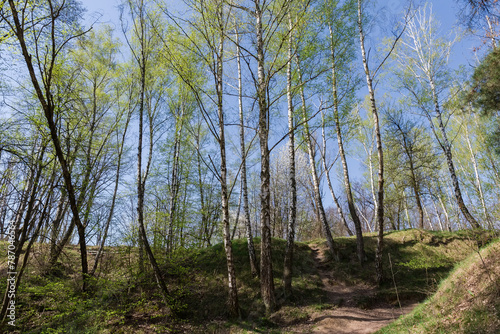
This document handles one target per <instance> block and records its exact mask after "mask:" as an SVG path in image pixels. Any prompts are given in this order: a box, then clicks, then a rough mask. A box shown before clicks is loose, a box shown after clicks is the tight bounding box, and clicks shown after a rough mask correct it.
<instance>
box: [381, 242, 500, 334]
mask: <svg viewBox="0 0 500 334" xmlns="http://www.w3.org/2000/svg"><path fill="white" fill-rule="evenodd" d="M408 332H411V333H464V334H496V333H500V241H498V240H497V241H496V242H494V243H492V244H491V245H489V246H488V247H486V248H484V249H482V250H481V251H478V252H474V253H472V254H471V255H470V256H469V257H468V258H467V259H466V260H465V261H463V262H462V263H460V264H459V265H457V266H456V267H455V269H454V270H453V272H452V273H451V274H450V275H449V277H448V278H447V279H446V280H444V281H443V282H442V283H441V284H440V286H439V289H438V291H437V292H436V293H435V294H434V295H433V296H432V297H430V298H429V299H428V300H426V301H425V302H424V303H422V304H421V305H419V306H418V307H417V308H416V309H415V310H414V311H413V312H412V313H410V314H409V315H407V316H405V317H402V318H401V319H399V320H398V321H396V322H394V323H393V324H391V325H389V326H388V327H386V328H384V329H383V330H380V331H379V332H377V333H379V334H395V333H408Z"/></svg>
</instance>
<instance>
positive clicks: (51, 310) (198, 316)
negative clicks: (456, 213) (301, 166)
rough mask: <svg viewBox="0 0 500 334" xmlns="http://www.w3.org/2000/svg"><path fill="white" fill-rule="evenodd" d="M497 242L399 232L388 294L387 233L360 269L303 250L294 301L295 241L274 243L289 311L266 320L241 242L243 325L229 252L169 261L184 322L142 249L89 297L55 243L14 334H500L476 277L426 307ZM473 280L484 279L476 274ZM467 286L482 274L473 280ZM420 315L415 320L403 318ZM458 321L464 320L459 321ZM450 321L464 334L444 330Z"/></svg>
mask: <svg viewBox="0 0 500 334" xmlns="http://www.w3.org/2000/svg"><path fill="white" fill-rule="evenodd" d="M495 237H497V234H496V233H490V232H487V231H456V232H434V231H424V230H405V231H391V232H387V233H385V235H384V244H385V247H384V257H383V271H384V282H383V284H382V285H381V286H380V287H377V286H376V284H375V279H374V272H375V262H374V259H375V250H376V244H377V240H376V235H375V234H366V235H365V236H364V241H365V252H366V256H367V261H366V262H365V264H364V265H363V266H361V265H360V264H359V263H358V261H357V257H356V239H355V238H352V237H349V238H348V237H340V238H335V242H336V243H337V245H338V247H339V249H340V257H341V261H339V262H337V261H335V260H333V259H332V256H331V255H330V252H329V251H328V246H327V244H326V242H325V240H322V239H316V240H311V241H307V242H297V243H296V245H295V250H294V263H293V274H294V278H293V290H292V291H293V295H292V296H291V297H290V298H288V299H287V300H284V298H283V292H282V291H283V285H282V280H281V277H283V259H284V254H285V248H286V241H285V240H283V239H273V241H272V250H273V258H272V260H273V273H274V277H275V279H274V282H275V291H276V297H277V301H278V304H279V305H280V308H279V309H278V310H277V311H276V312H274V313H272V314H270V315H269V314H266V313H265V308H264V304H263V301H262V300H261V298H260V281H259V279H258V278H256V277H254V276H253V275H252V273H251V271H250V266H249V265H248V248H247V243H246V239H235V240H233V255H234V263H235V268H236V272H237V277H238V279H237V284H238V298H239V303H240V307H241V313H242V317H241V319H237V320H231V319H229V318H228V315H227V305H226V302H225V301H226V300H227V290H226V288H225V287H226V286H227V265H226V259H225V253H224V247H223V244H216V245H213V246H211V247H207V248H202V249H191V250H184V251H182V252H179V253H178V254H176V256H173V257H171V258H165V257H163V258H159V263H161V269H162V270H163V272H164V277H165V279H166V280H167V282H168V286H169V291H170V292H171V296H172V302H173V307H175V308H176V312H177V317H176V318H170V317H165V313H166V308H165V305H164V302H163V300H162V297H161V295H160V294H159V293H158V289H157V285H156V282H155V280H154V276H153V275H151V274H150V273H144V274H139V273H138V267H137V250H136V249H135V248H133V247H125V246H114V247H108V248H107V249H106V250H107V251H106V252H105V253H104V256H103V259H102V260H101V262H100V266H99V269H98V272H97V274H96V276H95V277H94V278H93V279H92V282H91V283H92V289H91V292H90V293H82V292H81V291H80V286H81V281H80V280H79V277H80V275H79V250H78V248H77V246H76V245H73V246H71V247H70V246H68V247H67V248H66V249H65V253H64V254H65V255H64V256H63V257H61V259H60V263H59V264H58V266H57V267H56V268H54V269H53V270H52V271H51V272H50V273H48V274H47V273H46V271H45V269H46V268H45V266H44V264H45V263H47V259H48V256H49V248H48V247H47V246H48V245H46V244H36V245H35V246H34V251H33V258H32V260H30V262H29V264H28V267H27V269H26V271H25V275H24V276H23V280H22V283H21V285H20V290H19V291H18V294H17V295H16V298H17V300H16V327H15V328H9V330H10V331H11V333H15V334H20V333H23V334H35V333H37V334H39V333H85V334H87V333H88V334H94V333H102V334H104V333H106V334H108V333H113V334H128V333H138V334H139V333H142V334H149V333H190V334H195V333H200V334H201V333H203V334H206V333H214V334H215V333H220V334H254V333H255V334H256V333H259V334H263V333H268V334H292V333H293V334H296V333H337V334H343V333H351V334H355V333H374V332H377V331H380V332H377V333H384V334H389V333H390V334H393V333H397V334H400V333H408V332H409V331H410V330H411V332H412V333H436V332H440V333H462V332H460V331H456V330H455V329H456V328H455V327H456V326H466V325H467V324H470V326H469V325H467V326H469V327H471V328H479V327H478V326H483V327H484V328H486V330H485V331H482V332H481V333H499V332H498V331H497V329H499V330H500V303H498V300H500V289H497V288H491V291H490V290H487V291H486V292H487V293H484V295H485V296H486V297H488V298H482V297H481V296H482V291H483V290H484V289H482V288H481V289H482V290H481V289H479V288H477V289H476V288H475V287H474V286H471V284H469V283H470V281H469V280H468V279H467V280H464V282H468V283H467V284H466V285H464V284H462V283H460V282H462V281H460V282H459V283H460V284H459V283H456V284H454V285H453V286H454V287H464V289H465V288H466V289H465V290H460V291H457V292H454V293H453V295H451V296H450V295H449V294H445V293H444V292H443V293H441V295H440V296H441V297H440V298H441V299H442V304H438V303H437V304H436V305H437V306H435V307H434V309H435V311H433V312H431V313H429V310H431V308H429V307H428V306H426V305H424V304H421V305H419V306H417V307H415V306H416V305H418V304H420V303H422V302H424V300H428V299H429V298H430V297H431V296H433V295H434V294H435V293H436V291H438V288H439V286H440V282H442V281H443V280H445V279H446V278H447V277H448V276H449V275H450V272H452V271H453V269H454V268H455V266H456V264H457V263H459V262H460V261H462V260H464V259H466V258H467V257H468V256H469V255H470V254H472V253H474V254H479V253H478V252H479V250H480V249H482V248H483V247H484V246H485V245H487V244H489V243H490V242H491V241H492V240H493V239H494V238H495ZM254 243H255V248H256V249H259V247H260V239H259V238H255V239H254ZM494 250H495V252H493V253H492V254H493V255H492V256H491V259H490V260H488V258H487V257H486V255H484V256H483V257H482V258H481V259H484V261H482V260H481V259H480V260H477V259H476V260H475V261H476V262H477V263H479V264H481V265H483V266H484V263H486V264H487V265H488V268H490V269H489V271H487V273H488V275H487V274H484V275H483V276H481V277H479V276H478V279H477V282H481V283H484V282H486V283H488V282H493V281H494V283H495V284H491V286H494V287H495V286H500V278H498V277H500V266H497V265H493V264H494V263H498V260H497V259H498V254H500V246H498V247H497V248H494ZM2 252H3V254H6V253H7V243H5V242H3V243H2V242H0V253H2ZM158 254H160V255H161V252H158ZM257 257H259V254H257ZM488 261H490V262H491V264H490V262H488ZM90 265H92V262H90ZM492 268H497V269H498V270H497V271H498V272H499V274H498V275H497V274H496V271H495V274H492V273H490V272H493V271H492V270H493V269H492ZM473 272H474V273H480V272H481V271H480V270H478V269H477V268H476V269H474V270H473ZM6 273H7V261H3V262H1V261H0V291H5V288H6V280H5V279H2V277H4V276H5V275H6ZM466 276H467V277H471V274H470V273H469V272H467V275H466ZM497 278H498V280H497ZM460 279H462V278H460ZM462 280H463V279H462ZM450 291H454V290H453V289H451V290H450ZM454 296H462V297H463V296H465V297H467V296H470V297H471V298H472V301H467V302H468V303H469V304H464V302H463V301H462V299H463V298H462V299H460V300H459V299H457V298H455V297H454ZM480 297H481V298H480ZM490 297H491V298H490ZM453 298H455V299H457V300H456V303H455V304H453V305H456V306H453V308H452V309H450V312H451V313H449V314H447V315H446V318H443V316H442V314H443V310H445V309H446V305H447V303H448V302H449V301H450V300H453ZM473 302H474V303H473ZM476 304H477V305H476ZM443 305H445V306H443ZM464 305H471V307H470V309H471V312H469V313H470V315H469V316H467V317H462V318H461V317H460V316H459V315H456V314H455V313H453V312H454V311H456V310H463V309H466V311H467V309H468V308H469V307H468V306H467V307H465V306H464ZM478 305H479V306H478ZM476 306H477V307H476ZM480 307H483V308H480ZM414 308H415V310H414V311H413V312H411V310H412V309H414ZM492 310H493V311H492ZM452 311H453V312H452ZM409 312H411V314H410V318H408V319H407V318H404V319H401V318H400V316H401V315H402V314H406V313H409ZM478 315H479V316H478ZM426 317H427V318H429V319H430V320H429V324H427V323H426V324H425V326H426V327H425V330H422V331H417V330H416V329H417V328H420V327H422V326H424V325H422V321H421V319H427V318H426ZM398 318H399V319H398ZM396 319H398V320H397V321H394V320H396ZM450 319H451V320H450ZM453 319H460V321H458V320H457V321H458V322H457V321H455V320H454V321H455V322H452V320H453ZM464 319H465V320H464ZM447 323H450V324H451V325H450V326H455V327H450V326H448V327H443V326H444V325H443V324H447ZM497 323H498V326H497ZM387 324H391V325H390V326H389V327H390V328H389V329H387V327H385V326H386V325H387ZM457 324H458V325H457ZM419 326H420V327H419ZM383 327H384V328H383ZM483 327H481V328H483ZM381 328H383V329H381ZM422 328H423V327H422ZM490 328H492V329H491V330H490ZM0 332H2V330H1V329H0ZM464 333H465V332H464ZM468 333H479V332H478V331H469V332H468Z"/></svg>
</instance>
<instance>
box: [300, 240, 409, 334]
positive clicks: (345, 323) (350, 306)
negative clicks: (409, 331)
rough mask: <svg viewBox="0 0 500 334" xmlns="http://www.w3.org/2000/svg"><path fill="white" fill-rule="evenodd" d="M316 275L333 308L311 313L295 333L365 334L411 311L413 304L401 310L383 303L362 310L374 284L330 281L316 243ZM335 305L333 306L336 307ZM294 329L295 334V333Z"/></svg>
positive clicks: (314, 250)
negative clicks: (350, 284) (348, 284)
mask: <svg viewBox="0 0 500 334" xmlns="http://www.w3.org/2000/svg"><path fill="white" fill-rule="evenodd" d="M311 249H312V251H313V256H314V260H315V262H316V267H317V269H318V274H319V276H320V278H321V281H322V282H323V285H324V288H323V289H324V290H325V295H326V298H327V303H329V304H332V305H333V307H332V309H327V310H321V311H318V312H315V313H313V314H312V315H311V318H310V320H309V321H308V323H307V324H306V325H305V326H304V327H303V328H301V329H297V330H299V331H298V332H302V333H307V332H310V333H325V334H326V333H328V334H336V333H337V334H344V333H350V334H368V333H374V332H376V331H377V330H379V329H380V328H382V327H384V326H385V325H387V324H389V323H391V322H392V321H394V320H396V319H397V318H398V317H399V316H400V315H402V314H406V313H408V312H410V311H411V310H412V309H413V307H414V306H416V304H411V305H406V306H404V307H402V308H401V309H400V308H399V307H398V308H396V307H394V306H393V305H390V304H386V303H377V305H376V306H374V307H371V308H369V309H363V308H361V307H360V306H362V302H363V300H368V299H369V298H370V296H374V295H375V292H376V290H375V287H372V286H367V285H356V286H347V285H345V284H340V283H338V282H336V281H335V280H333V277H332V275H331V273H330V272H329V271H328V270H327V266H326V265H325V260H324V255H323V253H322V251H321V250H320V249H319V247H318V246H317V245H311ZM335 305H336V306H335ZM298 332H297V333H298Z"/></svg>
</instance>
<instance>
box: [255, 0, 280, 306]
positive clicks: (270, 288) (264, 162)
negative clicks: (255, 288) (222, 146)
mask: <svg viewBox="0 0 500 334" xmlns="http://www.w3.org/2000/svg"><path fill="white" fill-rule="evenodd" d="M262 16H263V12H262V9H261V1H260V0H255V31H256V48H257V100H258V104H259V143H260V157H261V171H260V182H261V185H260V206H261V211H260V228H261V243H260V291H261V295H262V300H263V302H264V306H265V308H266V313H267V314H270V313H271V312H273V311H274V310H275V308H276V297H275V295H274V279H273V267H272V256H271V254H272V251H271V216H270V214H271V213H270V206H271V204H270V203H271V194H270V188H269V186H270V167H269V165H270V163H269V146H268V139H269V119H268V115H269V108H268V105H267V87H268V85H267V78H266V75H265V71H264V66H265V63H264V61H265V60H264V41H263V38H264V36H263V34H264V30H263V27H262Z"/></svg>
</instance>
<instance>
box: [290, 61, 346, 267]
mask: <svg viewBox="0 0 500 334" xmlns="http://www.w3.org/2000/svg"><path fill="white" fill-rule="evenodd" d="M296 60H297V71H298V73H299V80H300V84H301V86H300V98H301V100H302V118H303V123H304V132H305V141H306V145H307V152H308V155H309V166H310V168H311V176H312V180H313V189H314V200H315V202H316V209H317V210H318V216H319V220H320V222H321V226H322V227H323V232H324V233H325V237H326V243H327V244H328V248H329V250H330V253H331V254H332V256H333V257H334V258H335V260H336V261H340V252H339V249H338V246H337V245H336V244H335V242H334V241H333V238H332V232H331V230H330V226H329V225H328V221H327V219H326V213H325V208H324V206H323V200H322V198H321V193H320V189H319V177H318V172H317V170H316V162H315V159H314V157H315V150H314V148H313V144H312V140H311V133H310V130H309V124H308V122H307V108H306V99H305V95H304V85H303V81H302V74H301V70H300V60H299V58H298V57H297V59H296Z"/></svg>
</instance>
